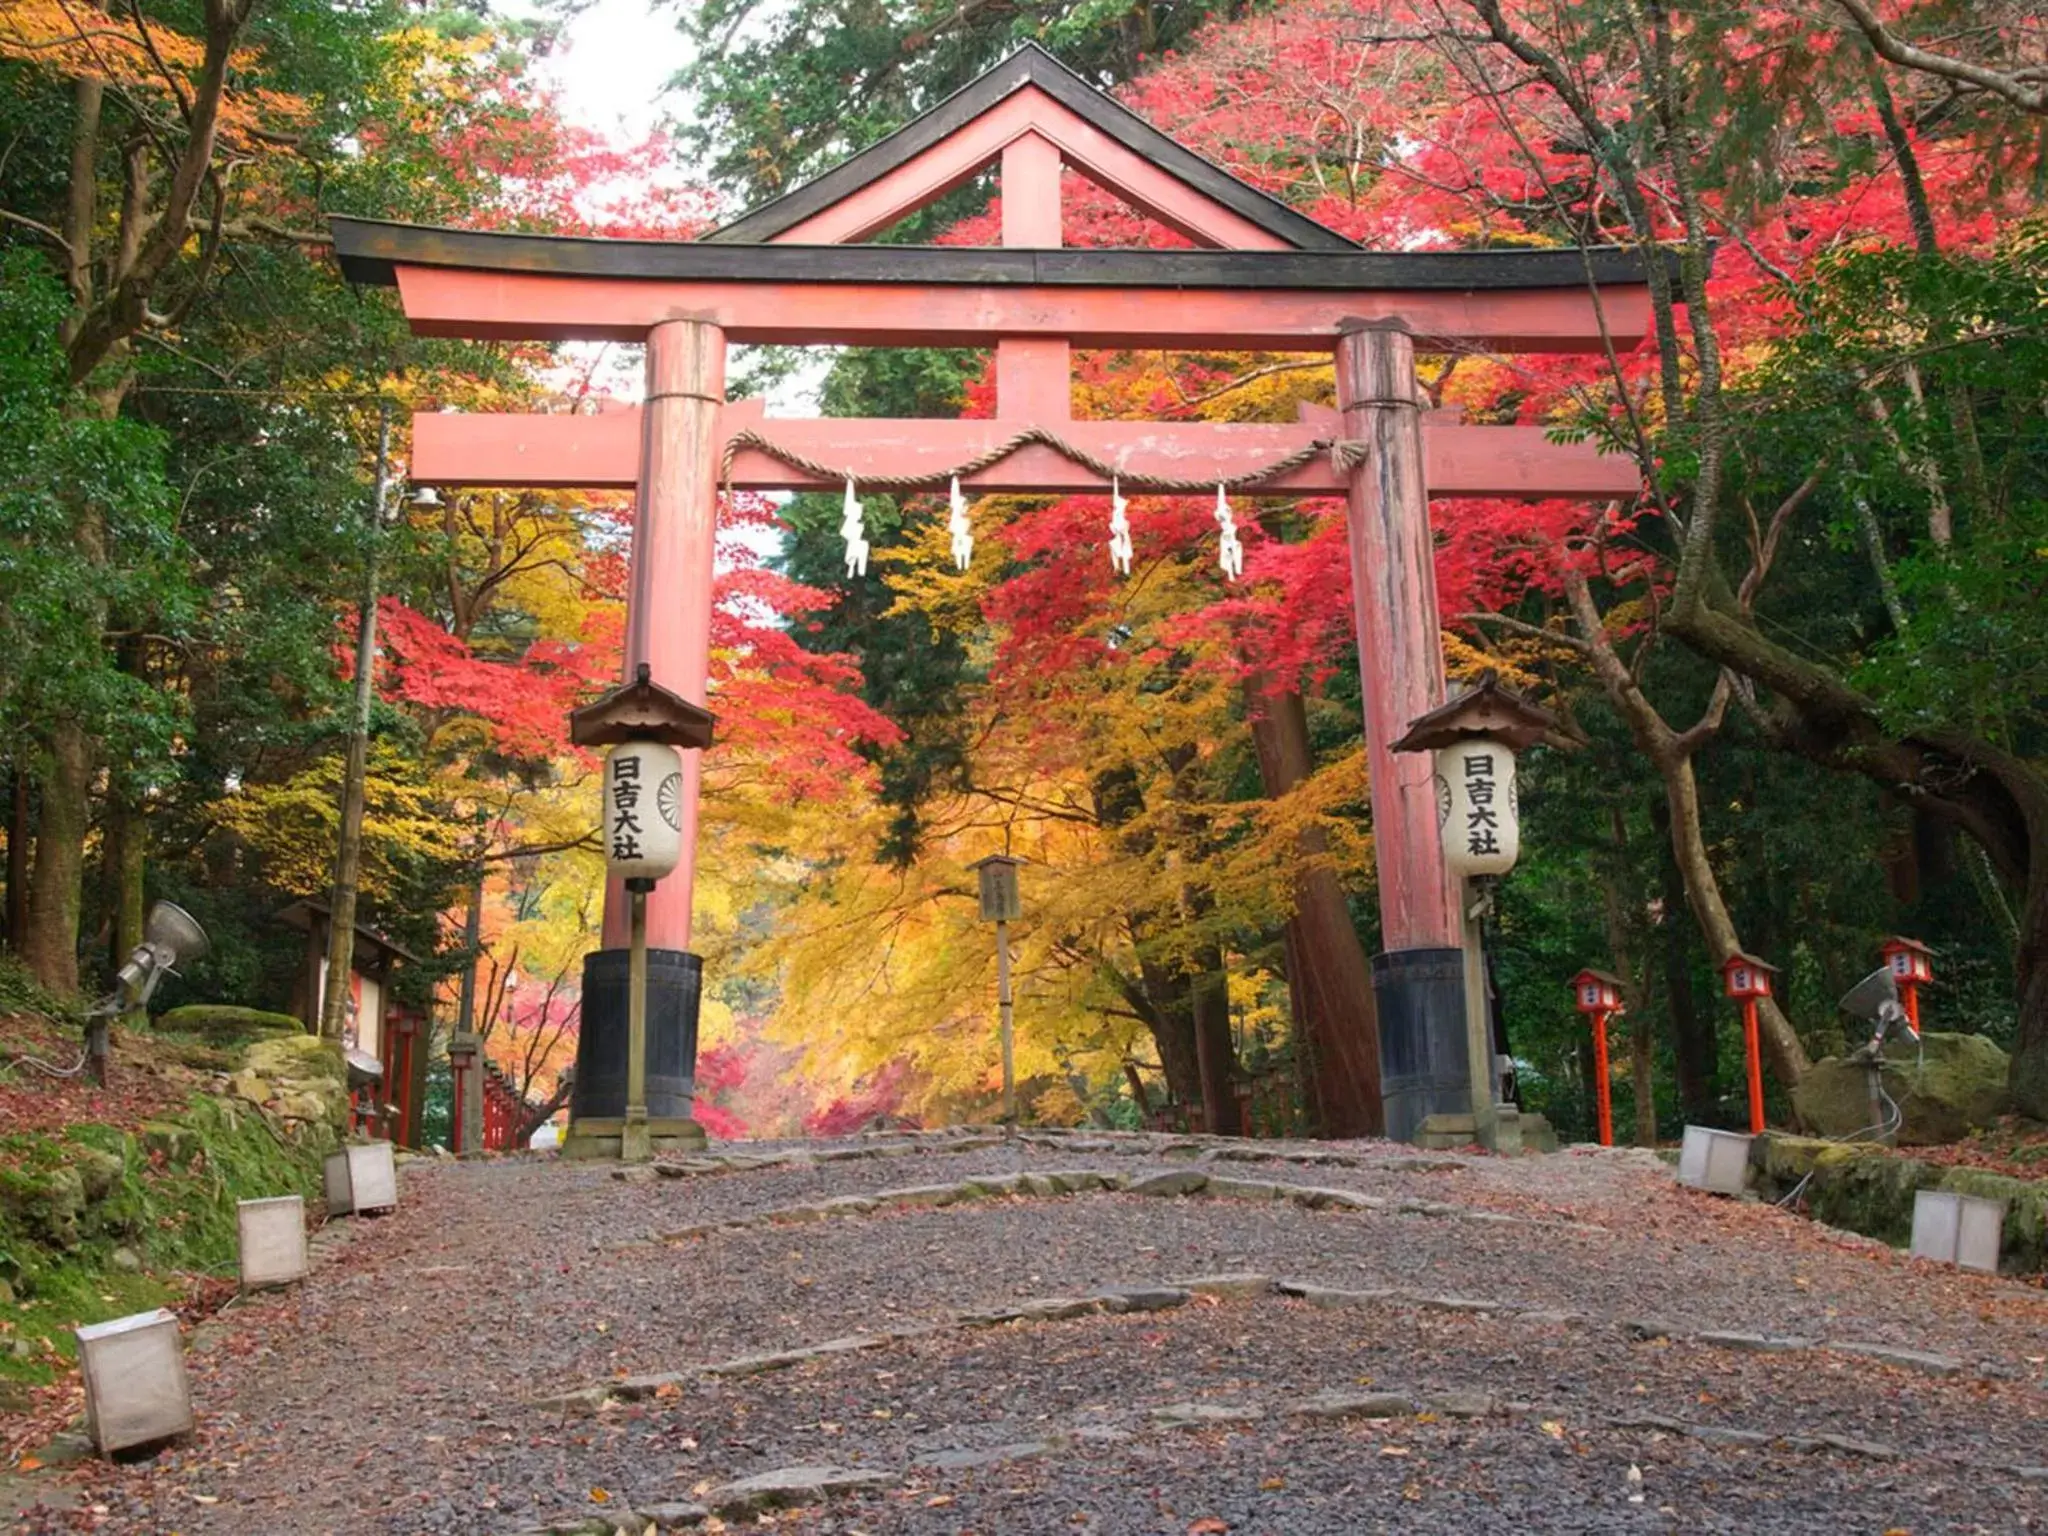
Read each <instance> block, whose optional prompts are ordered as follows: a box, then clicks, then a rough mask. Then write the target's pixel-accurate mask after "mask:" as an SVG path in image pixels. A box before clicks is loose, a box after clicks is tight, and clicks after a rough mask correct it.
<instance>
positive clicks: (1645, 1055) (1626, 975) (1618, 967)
mask: <svg viewBox="0 0 2048 1536" xmlns="http://www.w3.org/2000/svg"><path fill="white" fill-rule="evenodd" d="M1611 830H1612V832H1613V834H1614V851H1615V856H1616V867H1615V868H1612V869H1610V870H1609V871H1608V872H1607V874H1606V875H1605V877H1604V878H1603V879H1602V880H1601V882H1600V896H1601V902H1600V907H1601V914H1602V916H1603V917H1604V918H1605V919H1606V923H1607V949H1608V952H1609V953H1610V954H1611V955H1613V957H1614V971H1615V974H1616V975H1617V976H1619V977H1620V978H1621V995H1622V1000H1623V1001H1624V1002H1625V1003H1626V1004H1627V1005H1628V1012H1627V1013H1625V1014H1624V1015H1623V1017H1624V1018H1626V1019H1627V1020H1628V1021H1629V1084H1630V1087H1631V1090H1632V1091H1633V1093H1634V1095H1635V1143H1636V1145H1637V1146H1639V1147H1654V1146H1655V1145H1657V1092H1656V1089H1657V1085H1656V1081H1655V1074H1656V1058H1655V1054H1654V1052H1653V1051H1652V1049H1651V1043H1652V1036H1651V1033H1650V1010H1649V991H1650V989H1649V987H1648V986H1647V985H1646V984H1645V983H1646V978H1645V976H1644V973H1643V971H1642V970H1641V968H1640V967H1639V966H1638V965H1637V963H1636V952H1635V945H1634V944H1633V943H1632V942H1631V937H1630V933H1629V921H1628V915H1629V913H1630V911H1632V910H1634V907H1635V903H1634V901H1633V900H1632V893H1630V892H1628V891H1627V890H1626V889H1625V888H1624V887H1623V885H1622V883H1621V881H1622V875H1621V873H1620V871H1621V870H1625V869H1626V868H1627V867H1628V853H1629V847H1628V830H1627V826H1626V824H1625V823H1624V822H1623V821H1622V817H1621V812H1620V811H1619V810H1618V809H1616V810H1614V811H1612V813H1611ZM1589 1022H1590V1021H1589ZM1611 1022H1612V1021H1611V1020H1610V1023H1611ZM1607 1043H1608V1046H1609V1048H1610V1050H1611V1049H1612V1048H1613V1047H1614V1046H1616V1045H1618V1044H1620V1042H1619V1041H1617V1040H1612V1039H1610V1040H1609V1041H1608V1042H1607Z"/></svg>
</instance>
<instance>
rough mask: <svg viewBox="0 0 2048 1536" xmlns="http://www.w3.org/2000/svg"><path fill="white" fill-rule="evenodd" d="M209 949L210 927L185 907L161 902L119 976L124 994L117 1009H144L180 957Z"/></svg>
mask: <svg viewBox="0 0 2048 1536" xmlns="http://www.w3.org/2000/svg"><path fill="white" fill-rule="evenodd" d="M207 948H208V941H207V937H206V930H205V929H204V928H202V927H200V926H199V920H198V919H197V918H195V917H194V916H193V915H192V914H191V913H189V912H187V911H186V910H185V909H184V908H183V907H180V906H175V905H173V904H172V903H170V902H168V901H160V902H158V903H157V904H156V905H155V906H153V907H151V908H150V909H149V920H148V921H147V922H146V923H145V924H144V925H143V929H142V942H141V943H140V944H138V945H136V946H135V949H134V952H133V953H131V954H130V955H129V956H128V963H127V964H125V965H123V966H122V967H121V969H120V972H119V974H118V975H116V977H115V978H114V980H115V985H116V987H117V989H118V991H119V993H120V1001H118V1002H117V1004H116V1008H117V1010H118V1008H120V1007H123V1006H125V1007H129V1008H140V1007H141V1006H142V1005H143V1004H144V1003H146V1002H148V1001H149V998H150V994H151V993H153V992H154V991H156V989H157V984H158V983H159V982H161V981H162V980H163V979H164V976H165V975H166V974H167V973H168V972H170V971H172V970H175V969H176V968H177V965H178V962H179V961H180V960H197V959H200V958H201V957H202V956H204V955H205V953H206V951H207Z"/></svg>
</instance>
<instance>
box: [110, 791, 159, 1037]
mask: <svg viewBox="0 0 2048 1536" xmlns="http://www.w3.org/2000/svg"><path fill="white" fill-rule="evenodd" d="M105 821H106V839H105V849H106V851H105V854H104V857H105V859H106V863H107V879H106V889H107V897H108V907H109V916H110V918H111V922H110V923H109V925H108V926H109V927H110V929H111V930H112V935H113V963H114V965H115V967H116V968H117V969H118V968H119V967H120V965H121V964H122V963H123V962H124V961H126V960H127V958H128V957H129V956H130V955H131V954H133V953H134V952H135V947H136V945H138V944H140V943H141V942H142V924H143V916H144V913H143V906H144V903H143V891H142V886H143V872H144V865H145V861H146V859H147V857H148V849H149V844H148V836H149V831H148V826H147V824H146V823H145V822H144V820H143V814H142V807H141V806H139V805H137V804H135V803H133V800H132V797H131V796H129V795H127V794H125V793H123V792H122V790H121V788H120V786H119V785H118V784H117V785H113V786H110V787H109V789H108V792H107V807H106V819H105ZM147 1016H148V1015H147V1012H146V1010H143V1009H137V1010H135V1011H134V1012H133V1013H131V1014H129V1015H128V1022H130V1023H137V1022H140V1021H141V1020H143V1019H145V1018H146V1017H147Z"/></svg>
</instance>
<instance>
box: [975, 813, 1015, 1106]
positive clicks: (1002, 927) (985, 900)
mask: <svg viewBox="0 0 2048 1536" xmlns="http://www.w3.org/2000/svg"><path fill="white" fill-rule="evenodd" d="M1023 862H1024V861H1023V860H1022V859H1013V858H1011V857H1010V856H1009V855H1008V854H1007V853H992V854H990V855H989V856H988V857H987V858H985V859H982V860H980V861H979V862H978V863H974V864H970V865H969V866H968V868H970V869H972V870H973V871H974V872H975V874H976V875H978V876H979V877H980V881H981V890H980V896H981V920H982V921H983V922H984V923H994V924H995V925H996V1035H997V1038H998V1039H999V1040H1000V1041H1001V1042H1002V1049H1003V1122H1004V1123H1005V1124H1006V1125H1015V1124H1016V1123H1017V1055H1016V1036H1015V1034H1014V1032H1013V1027H1012V1026H1013V1022H1014V1015H1013V1014H1012V1011H1011V1004H1010V924H1011V923H1012V922H1014V921H1015V920H1016V919H1017V918H1018V917H1020V916H1022V915H1023V911H1024V908H1023V903H1022V902H1021V901H1020V899H1019V898H1018V895H1017V867H1018V866H1019V865H1020V864H1022V863H1023Z"/></svg>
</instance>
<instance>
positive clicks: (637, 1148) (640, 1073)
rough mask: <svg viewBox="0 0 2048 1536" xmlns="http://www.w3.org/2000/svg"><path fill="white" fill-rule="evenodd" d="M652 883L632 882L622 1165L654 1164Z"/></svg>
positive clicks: (630, 891)
mask: <svg viewBox="0 0 2048 1536" xmlns="http://www.w3.org/2000/svg"><path fill="white" fill-rule="evenodd" d="M653 888H654V882H653V881H652V880H637V879H636V880H628V881H627V882H626V891H627V893H628V897H629V899H630V901H631V913H630V921H631V924H632V927H631V939H630V943H631V946H632V947H631V950H630V951H629V953H628V957H627V961H626V1123H625V1126H624V1128H623V1130H622V1131H621V1132H620V1135H619V1161H620V1162H624V1163H645V1162H651V1161H652V1160H653V1158H654V1140H653V1137H652V1136H651V1134H650V1133H649V1131H648V1127H647V893H648V892H649V891H650V890H652V889H653Z"/></svg>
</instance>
